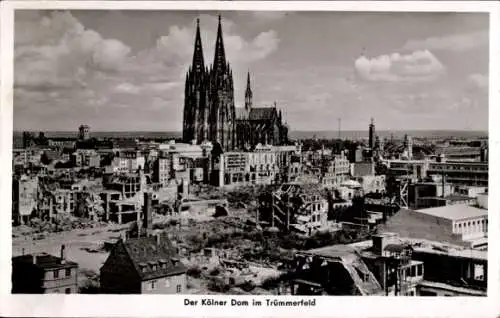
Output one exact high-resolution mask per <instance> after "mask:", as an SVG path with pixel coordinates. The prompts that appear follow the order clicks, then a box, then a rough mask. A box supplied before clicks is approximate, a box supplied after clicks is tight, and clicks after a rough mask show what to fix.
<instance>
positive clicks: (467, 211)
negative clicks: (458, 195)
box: [414, 204, 488, 221]
mask: <svg viewBox="0 0 500 318" xmlns="http://www.w3.org/2000/svg"><path fill="white" fill-rule="evenodd" d="M414 212H416V213H424V214H428V215H432V216H436V217H440V218H444V219H448V220H452V221H459V220H463V219H469V218H478V217H483V216H485V217H487V216H488V210H486V209H480V208H476V207H473V206H470V205H466V204H454V205H447V206H441V207H437V208H428V209H420V210H414Z"/></svg>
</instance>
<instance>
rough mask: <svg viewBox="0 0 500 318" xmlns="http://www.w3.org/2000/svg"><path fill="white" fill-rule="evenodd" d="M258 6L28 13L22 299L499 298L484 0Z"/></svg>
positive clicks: (21, 152)
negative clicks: (424, 8)
mask: <svg viewBox="0 0 500 318" xmlns="http://www.w3.org/2000/svg"><path fill="white" fill-rule="evenodd" d="M257 10H259V11H257ZM260 10H262V8H260V9H259V8H254V10H195V9H192V10H175V9H173V8H172V9H170V10H164V9H162V10H153V9H149V8H148V9H147V10H137V9H135V10H125V9H122V10H119V9H113V10H111V9H78V10H77V9H71V8H69V9H23V10H14V21H13V29H14V33H13V104H12V113H13V118H12V120H13V126H12V148H11V151H12V157H11V158H12V170H11V177H12V205H11V223H12V227H11V229H12V233H11V237H12V255H11V266H12V267H11V269H12V270H11V288H10V293H12V294H119V295H123V294H125V295H136V294H141V295H142V294H144V295H150V294H157V295H186V299H185V300H184V302H188V304H186V303H184V305H195V302H196V301H195V300H194V299H198V298H195V297H196V295H203V296H204V297H205V298H203V300H202V299H199V300H198V305H199V304H200V303H201V302H202V301H205V302H223V301H224V300H220V299H221V298H213V297H217V296H218V295H219V296H220V295H232V296H265V298H263V300H262V302H263V303H264V305H266V301H267V303H268V304H267V305H268V306H286V305H291V304H288V302H289V301H290V299H287V298H286V297H282V296H290V297H291V296H298V297H299V298H297V301H298V302H303V304H301V306H314V305H315V301H317V300H319V299H320V298H322V297H318V296H403V297H419V296H455V297H463V296H467V297H470V296H474V297H484V298H486V296H487V295H488V292H489V291H488V289H487V287H488V228H489V225H488V193H489V191H488V184H489V173H488V170H489V169H488V164H489V158H490V153H489V150H490V147H489V146H490V145H489V143H488V140H489V130H488V123H489V87H490V86H489V78H490V71H489V69H490V45H491V44H490V27H491V23H492V22H491V19H490V14H489V13H488V12H453V10H450V11H449V12H416V11H406V12H405V11H395V12H390V11H387V12H383V11H375V12H372V11H352V12H350V11H321V10H318V11H311V10H308V11H300V10H298V11H297V10H290V11H286V8H285V7H284V8H283V10H282V11H260ZM190 296H192V297H193V298H189V297H190ZM212 296H213V297H212ZM309 296H314V297H317V298H308V297H309ZM300 297H302V298H300ZM189 299H192V300H189ZM235 299H238V298H235ZM293 299H295V298H293ZM301 299H302V300H301ZM315 299H317V300H315ZM190 301H191V302H192V303H191V304H189V302H190ZM232 301H234V300H232ZM245 301H246V300H241V302H245ZM254 301H255V300H254ZM269 301H271V303H269ZM273 302H274V303H273ZM205 305H207V306H208V305H225V304H218V303H214V304H208V303H206V304H205ZM240 305H241V306H246V304H244V303H241V304H238V306H240ZM250 305H251V304H250ZM253 305H256V304H255V303H254V304H253ZM294 306H295V305H294ZM289 309H291V308H289Z"/></svg>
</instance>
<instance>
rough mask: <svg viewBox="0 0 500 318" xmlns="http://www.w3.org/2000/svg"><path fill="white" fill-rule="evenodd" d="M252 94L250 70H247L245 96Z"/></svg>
mask: <svg viewBox="0 0 500 318" xmlns="http://www.w3.org/2000/svg"><path fill="white" fill-rule="evenodd" d="M249 93H250V94H252V88H251V85H250V70H248V73H247V94H249Z"/></svg>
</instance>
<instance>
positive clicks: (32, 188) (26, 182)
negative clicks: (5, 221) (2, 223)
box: [12, 175, 38, 224]
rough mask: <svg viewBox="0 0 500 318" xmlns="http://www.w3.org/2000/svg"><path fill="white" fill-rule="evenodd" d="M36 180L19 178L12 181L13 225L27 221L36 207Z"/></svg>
mask: <svg viewBox="0 0 500 318" xmlns="http://www.w3.org/2000/svg"><path fill="white" fill-rule="evenodd" d="M37 200H38V179H37V178H30V177H28V176H25V175H23V176H21V177H20V178H14V179H13V180H12V219H13V221H14V224H24V223H26V222H28V221H29V219H30V217H31V214H32V213H33V212H34V209H35V208H36V207H37Z"/></svg>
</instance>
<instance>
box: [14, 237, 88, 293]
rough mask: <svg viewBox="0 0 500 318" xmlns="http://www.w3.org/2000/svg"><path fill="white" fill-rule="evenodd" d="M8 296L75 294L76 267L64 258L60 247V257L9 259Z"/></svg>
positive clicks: (42, 255) (30, 256) (76, 284)
mask: <svg viewBox="0 0 500 318" xmlns="http://www.w3.org/2000/svg"><path fill="white" fill-rule="evenodd" d="M12 293H13V294H54V293H64V294H75V293H78V264H77V263H75V262H71V261H69V260H67V259H66V253H65V246H64V245H63V246H62V247H61V255H60V257H56V256H53V255H49V254H46V253H42V254H30V255H22V256H16V257H13V258H12Z"/></svg>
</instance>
